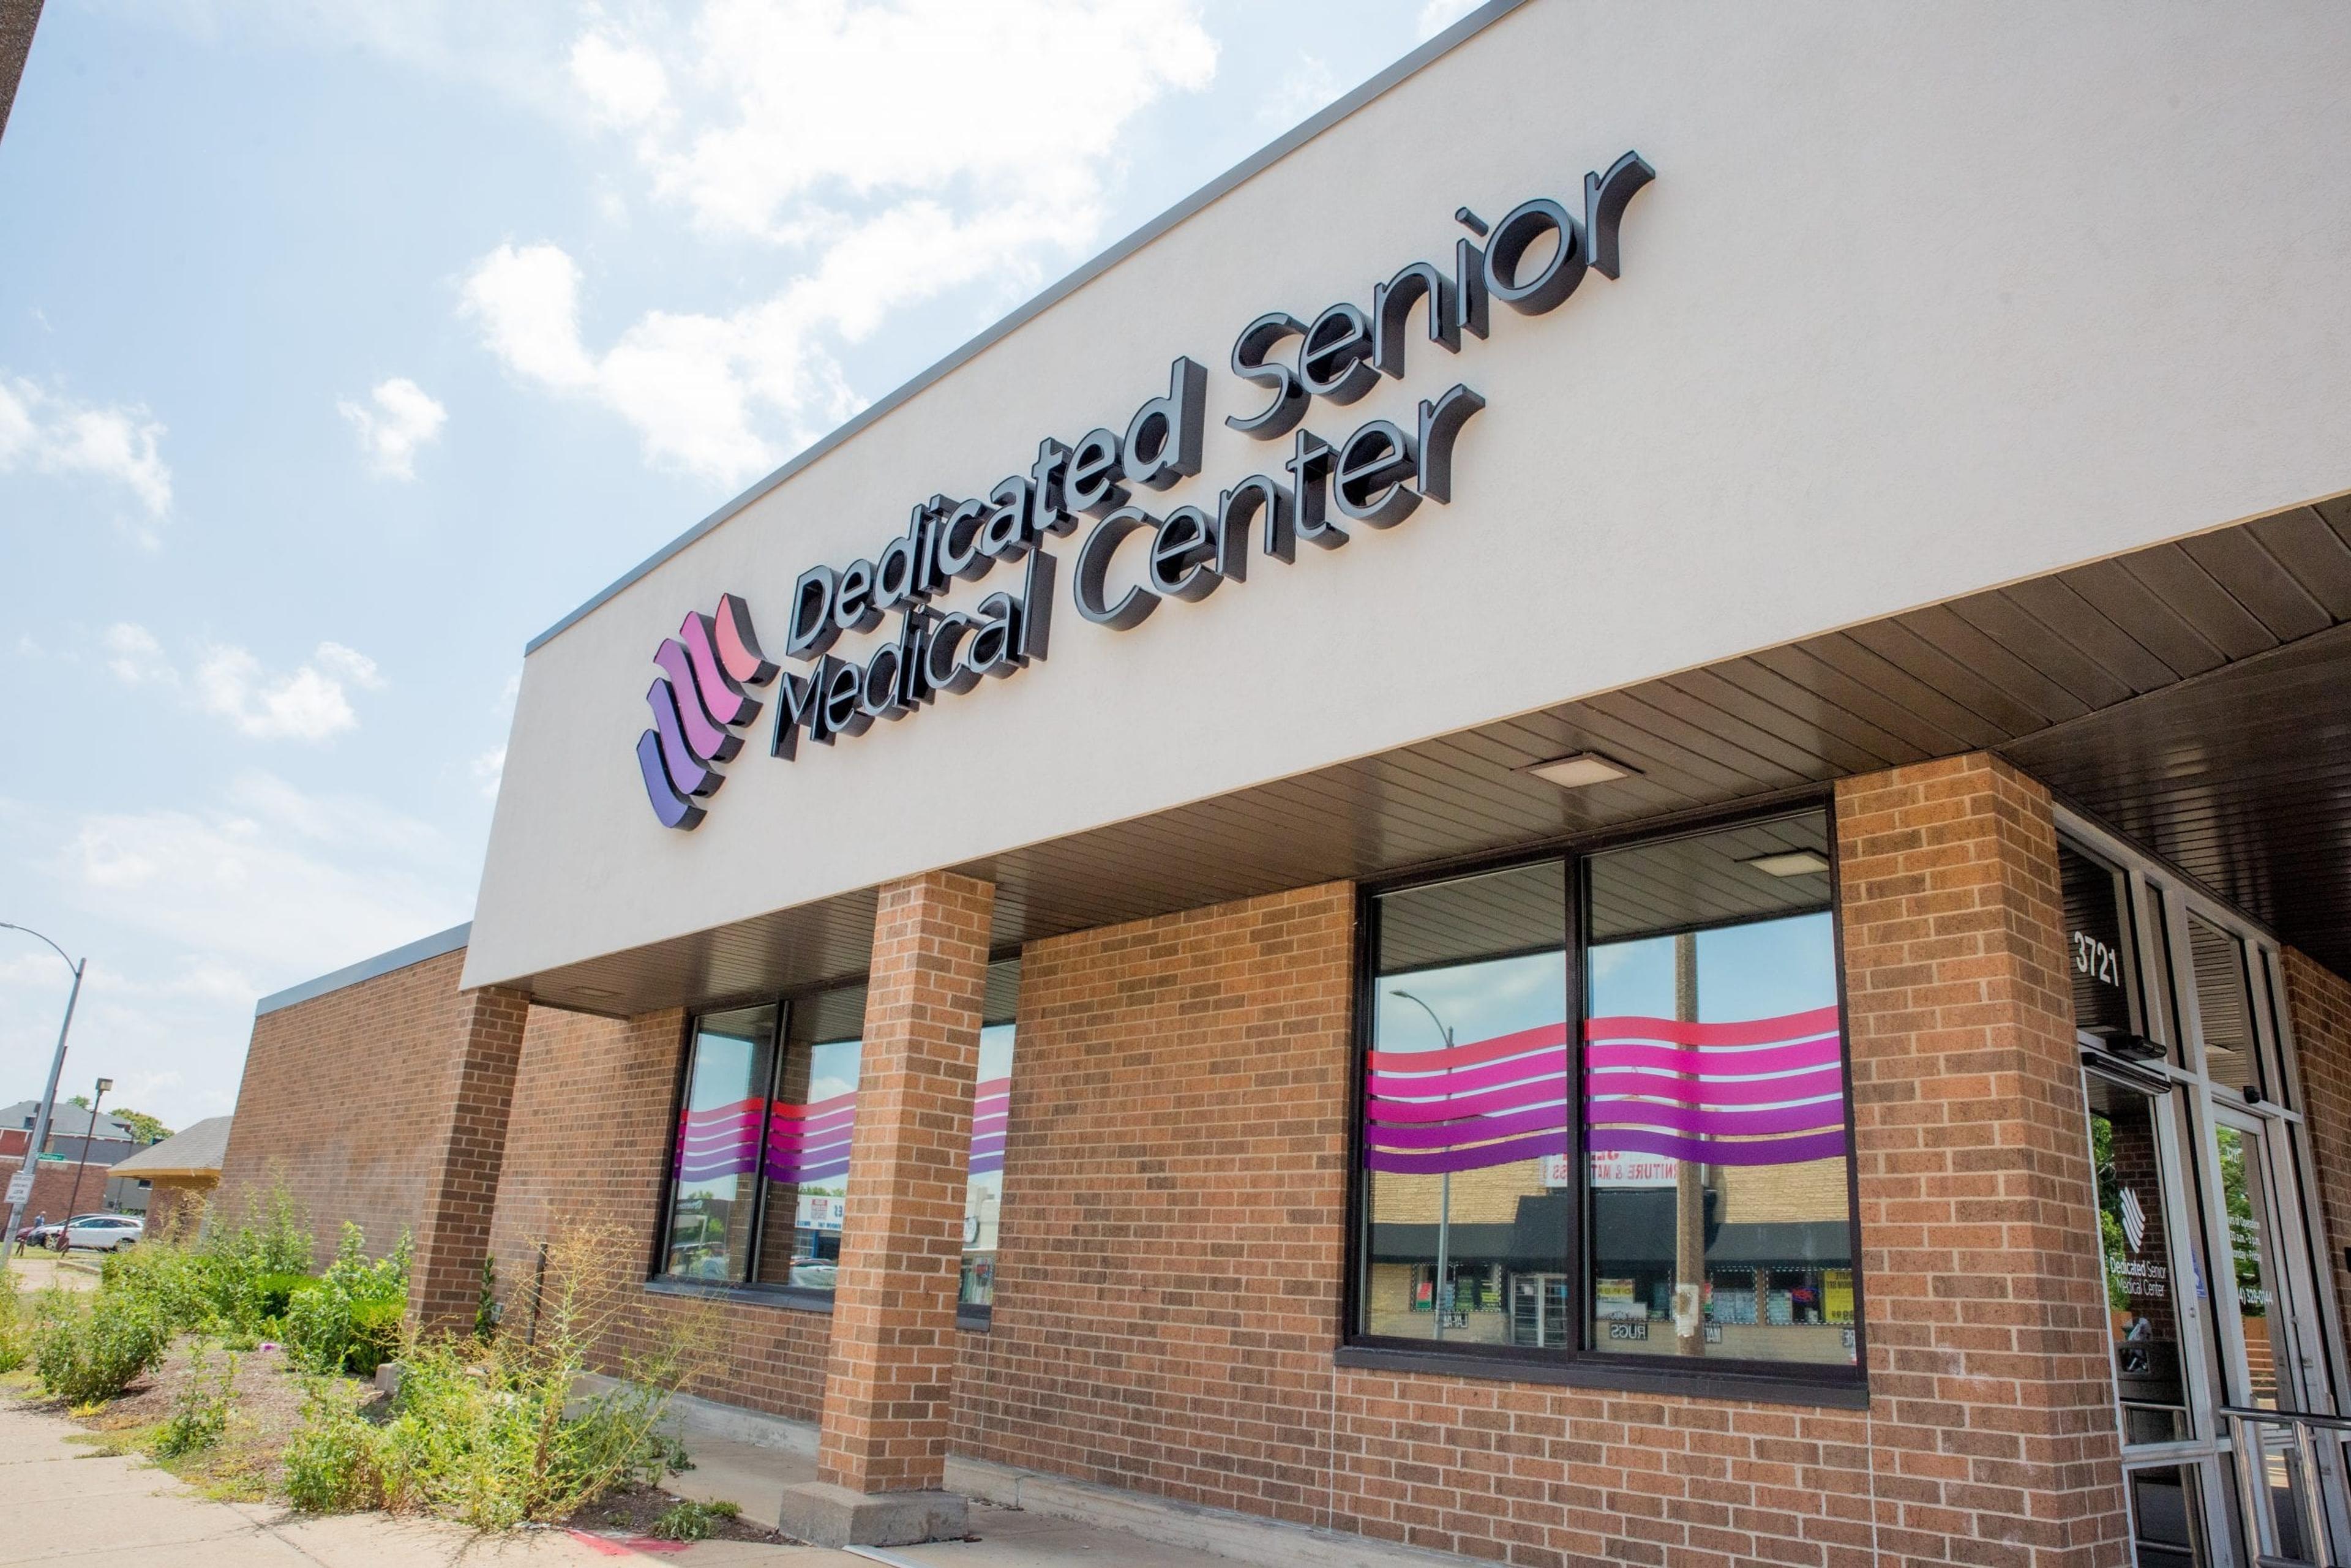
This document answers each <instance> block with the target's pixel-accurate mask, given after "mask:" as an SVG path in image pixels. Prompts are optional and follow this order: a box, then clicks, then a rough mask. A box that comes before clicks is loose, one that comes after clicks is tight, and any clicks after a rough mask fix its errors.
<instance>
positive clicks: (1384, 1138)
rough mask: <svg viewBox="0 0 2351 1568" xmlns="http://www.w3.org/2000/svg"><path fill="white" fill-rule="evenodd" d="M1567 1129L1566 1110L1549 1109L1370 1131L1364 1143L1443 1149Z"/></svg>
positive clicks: (1560, 1106) (1563, 1108)
mask: <svg viewBox="0 0 2351 1568" xmlns="http://www.w3.org/2000/svg"><path fill="white" fill-rule="evenodd" d="M1566 1126H1567V1108H1566V1107H1565V1106H1564V1105H1553V1106H1551V1107H1548V1108H1547V1109H1544V1110H1540V1111H1520V1112H1516V1113H1512V1114H1510V1115H1507V1116H1479V1117H1477V1118H1475V1119H1473V1120H1471V1121H1468V1122H1447V1123H1444V1124H1440V1125H1437V1126H1434V1127H1374V1128H1372V1129H1371V1130H1370V1131H1369V1132H1367V1133H1365V1134H1364V1141H1365V1142H1367V1143H1371V1144H1374V1145H1378V1146H1379V1147H1381V1148H1384V1149H1443V1148H1449V1147H1451V1146H1453V1145H1456V1144H1461V1143H1466V1142H1468V1141H1469V1140H1470V1139H1472V1138H1507V1137H1511V1136H1514V1135H1516V1134H1520V1133H1542V1132H1548V1131H1550V1130H1551V1129H1552V1128H1554V1127H1557V1128H1560V1129H1562V1130H1564V1129H1565V1128H1566Z"/></svg>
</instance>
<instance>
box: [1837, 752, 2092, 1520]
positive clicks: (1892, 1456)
mask: <svg viewBox="0 0 2351 1568" xmlns="http://www.w3.org/2000/svg"><path fill="white" fill-rule="evenodd" d="M1837 844H1838V854H1839V857H1840V874H1841V880H1842V884H1843V886H1842V892H1843V900H1844V903H1843V916H1844V960H1845V996H1846V1003H1847V1008H1848V1012H1849V1017H1848V1025H1847V1027H1848V1030H1849V1035H1850V1039H1851V1041H1852V1050H1853V1057H1854V1081H1855V1090H1854V1098H1855V1131H1856V1134H1857V1138H1858V1154H1859V1161H1860V1163H1859V1167H1858V1174H1859V1176H1860V1185H1861V1200H1862V1216H1861V1218H1862V1239H1863V1255H1862V1272H1863V1281H1864V1288H1865V1291H1866V1292H1867V1312H1868V1322H1869V1343H1870V1379H1871V1387H1872V1391H1873V1394H1874V1396H1875V1405H1874V1411H1875V1414H1876V1444H1877V1446H1878V1456H1879V1457H1878V1464H1877V1467H1876V1470H1877V1474H1876V1495H1877V1497H1878V1499H1879V1500H1880V1506H1879V1529H1880V1537H1879V1539H1880V1544H1881V1547H1882V1548H1885V1549H1886V1550H1887V1551H1888V1552H1898V1553H1900V1554H1902V1555H1903V1556H1904V1557H1906V1558H1907V1559H1910V1560H1919V1561H1928V1562H1956V1563H1975V1562H1994V1561H2001V1562H2014V1563H2035V1564H2040V1563H2093V1562H2099V1563H2103V1562H2119V1561H2121V1560H2122V1554H2123V1550H2124V1549H2123V1546H2122V1544H2121V1542H2122V1541H2123V1539H2124V1537H2125V1536H2126V1533H2127V1528H2126V1521H2125V1516H2124V1502H2123V1497H2122V1491H2121V1486H2120V1451H2119V1448H2118V1447H2117V1442H2116V1434H2115V1412H2114V1395H2113V1387H2112V1382H2111V1373H2110V1372H2109V1370H2108V1368H2107V1364H2106V1356H2107V1354H2108V1351H2107V1337H2106V1324H2105V1292H2104V1288H2103V1284H2102V1275H2101V1267H2100V1261H2099V1253H2098V1249H2097V1234H2098V1232H2097V1222H2096V1215H2095V1210H2096V1201H2097V1199H2096V1190H2095V1174H2094V1172H2093V1170H2092V1168H2091V1164H2090V1157H2089V1146H2088V1135H2087V1132H2086V1129H2085V1124H2084V1119H2083V1111H2082V1095H2081V1068H2080V1065H2079V1058H2078V1052H2077V1050H2076V1047H2075V1044H2074V1021H2073V1000H2072V991H2071V989H2070V986H2069V981H2068V973H2069V971H2068V969H2067V962H2066V961H2067V955H2066V949H2065V936H2064V906H2063V903H2062V899H2061V894H2060V892H2059V888H2058V873H2057V859H2056V829H2055V825H2054V823H2053V821H2052V819H2051V815H2050V807H2049V797H2048V793H2047V791H2045V790H2043V789H2042V788H2041V787H2040V786H2039V785H2037V784H2034V783H2033V782H2032V781H2031V780H2030V779H2025V778H2023V777H2022V775H2020V774H2018V773H2016V772H2015V771H2014V770H2013V769H2011V768H2008V767H2007V766H2006V765H2004V764H2002V763H2000V762H1997V761H1995V760H1993V759H1991V758H1987V757H1983V756H1974V757H1964V758H1952V759H1949V760H1947V761H1942V762H1935V763H1928V764H1924V765H1921V766H1919V767H1917V768H1903V769H1899V770H1896V771H1895V772H1893V773H1887V774H1877V775H1873V776H1870V777H1867V778H1862V779H1848V780H1845V781H1844V783H1842V784H1840V785H1839V786H1838V789H1837Z"/></svg>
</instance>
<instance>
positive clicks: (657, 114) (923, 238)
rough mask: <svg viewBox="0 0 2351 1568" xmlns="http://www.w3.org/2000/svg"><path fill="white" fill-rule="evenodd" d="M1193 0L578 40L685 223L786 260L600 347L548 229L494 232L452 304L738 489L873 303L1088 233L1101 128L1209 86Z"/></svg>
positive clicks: (524, 365)
mask: <svg viewBox="0 0 2351 1568" xmlns="http://www.w3.org/2000/svg"><path fill="white" fill-rule="evenodd" d="M1216 60H1217V47H1216V43H1215V41H1214V40H1213V39H1212V38H1211V37H1209V36H1208V34H1207V30H1206V29H1205V28H1204V27H1203V26H1201V24H1200V19H1199V16H1198V13H1197V7H1196V4H1195V3H1194V0H999V3H998V4H992V5H970V4H967V0H887V3H866V4H851V3H849V0H789V3H787V4H783V5H765V4H753V3H751V0H708V3H706V4H705V5H704V6H703V7H702V9H701V11H700V13H699V14H698V16H696V18H695V22H694V24H693V25H692V26H688V27H678V26H646V27H643V28H641V29H634V30H632V29H631V28H629V27H627V26H622V25H621V24H619V23H616V22H614V21H612V20H611V19H610V18H606V19H602V20H600V21H599V22H598V23H597V25H596V26H594V27H593V28H591V29H590V31H588V32H587V33H585V34H583V35H582V36H581V37H580V38H579V39H578V40H576V41H575V43H574V45H573V46H572V48H571V51H570V54H569V71H570V76H571V80H572V84H573V86H574V88H575V89H576V91H577V93H578V94H579V96H580V99H582V101H583V102H584V103H585V104H586V105H587V106H588V108H589V109H590V111H591V113H592V116H593V118H594V120H596V122H597V123H599V124H601V125H603V126H606V127H609V128H614V129H617V130H619V131H621V133H622V134H624V135H626V136H628V137H630V138H631V142H630V145H631V150H632V154H633V156H634V158H635V160H636V162H637V165H638V167H639V169H640V171H641V172H642V173H643V175H644V177H645V178H646V179H647V181H648V182H649V183H650V185H651V188H652V190H653V193H654V195H655V196H657V197H659V198H663V199H666V200H669V201H673V202H676V203H679V204H683V205H684V208H685V209H686V210H687V211H688V212H689V213H690V214H692V215H693V217H694V219H695V222H696V223H697V225H700V226H702V227H703V228H705V229H706V230H709V231H712V232H715V233H720V234H726V235H747V236H752V237H755V238H758V239H761V240H765V241H768V242H770V243H773V244H776V245H778V246H787V247H790V248H792V249H794V250H797V251H799V253H801V254H802V255H803V256H805V257H806V259H805V261H804V262H803V263H802V265H801V266H800V267H799V269H798V271H797V272H796V274H795V275H794V276H793V277H791V278H790V279H789V282H787V283H785V284H784V285H783V286H782V287H780V288H778V289H777V290H776V291H775V292H773V293H771V294H770V295H769V296H768V297H767V298H764V299H760V300H757V301H753V302H750V303H746V304H742V305H740V306H738V307H737V308H731V309H727V310H725V311H723V312H710V311H701V310H683V309H656V310H652V311H648V312H645V313H644V314H643V315H642V316H640V317H639V318H638V319H637V320H636V321H635V322H634V323H633V324H632V325H630V326H628V327H627V328H625V329H622V331H621V332H620V334H619V335H618V336H617V337H616V338H614V339H613V340H611V343H610V344H609V346H606V347H603V348H601V349H600V348H597V347H594V346H591V345H590V342H589V341H588V340H586V338H585V337H584V336H583V333H582V330H581V298H580V289H581V283H582V277H581V273H580V267H579V265H578V263H576V262H575V261H574V260H573V259H572V257H571V256H570V255H569V253H568V252H566V251H565V250H564V249H563V248H561V247H560V246H556V245H552V244H544V243H541V244H528V245H516V244H508V245H504V246H499V247H498V248H497V249H496V250H494V251H492V252H490V253H489V254H488V255H487V256H483V257H482V258H481V259H480V260H479V261H478V262H476V263H475V266H474V267H473V268H472V269H471V271H470V272H469V273H468V275H467V276H466V277H465V282H464V285H463V289H462V308H463V310H464V312H465V315H467V316H468V317H469V318H471V319H473V320H474V321H475V323H476V324H477V325H478V327H479V329H480V330H481V332H482V336H483V340H484V341H485V342H486V345H487V346H488V347H489V349H490V350H491V351H492V352H493V353H494V354H496V356H497V357H498V358H499V359H500V360H501V361H504V362H505V363H506V365H507V368H508V369H509V370H511V371H514V372H515V373H516V374H517V375H519V376H522V377H524V378H525V379H527V380H529V381H533V382H538V383H539V384H540V385H541V386H543V387H545V388H546V389H548V390H549V391H551V392H561V393H565V394H568V395H575V396H583V397H588V398H590V399H593V400H595V401H597V402H601V403H602V404H603V405H604V406H606V407H608V408H610V409H611V411H612V412H614V413H618V414H619V415H620V416H621V417H622V418H623V419H624V420H626V421H627V422H628V423H630V424H631V425H632V426H633V427H634V428H635V429H636V431H637V433H638V434H639V436H640V438H641V439H642V440H643V444H644V447H645V451H646V454H647V455H648V457H649V458H651V459H652V460H653V461H654V462H656V463H658V464H661V465H664V466H670V467H675V468H681V469H684V470H686V471H688V472H691V473H695V474H699V475H705V476H711V477H714V478H718V479H725V480H740V479H743V478H746V477H747V476H750V475H752V474H755V473H757V472H758V471H759V470H760V469H763V468H765V467H768V466H770V465H773V464H774V463H775V462H776V461H777V460H778V458H779V457H780V456H781V455H784V454H785V453H787V452H789V451H790V450H793V449H795V448H797V447H799V446H800V445H804V444H806V443H808V442H809V441H810V440H811V439H813V438H814V437H815V436H816V435H818V434H821V433H822V432H823V431H824V430H826V429H828V428H830V427H831V426H832V425H834V424H836V423H839V422H840V421H841V420H842V419H845V418H847V417H848V416H849V415H850V414H852V413H855V412H856V411H857V409H858V408H859V407H861V406H862V400H861V399H860V398H859V397H858V396H857V395H856V394H855V393H854V392H852V390H851V389H850V387H849V386H848V384H847V382H846V380H845V378H844V376H843V374H842V372H841V366H840V363H839V361H838V360H837V358H836V357H835V350H836V349H837V348H838V347H839V346H840V345H841V344H843V343H853V342H856V341H858V340H862V339H863V338H865V337H867V336H869V335H870V334H872V332H873V331H874V330H875V329H877V328H879V327H880V326H881V325H882V323H883V321H884V320H886V319H888V318H889V316H890V315H891V313H892V312H893V311H895V310H898V309H900V308H904V307H906V306H908V305H912V304H915V303H918V302H920V301H923V300H925V299H928V298H935V297H936V296H938V295H940V294H942V293H944V292H946V291H947V290H950V289H954V288H958V287H966V286H968V285H970V284H973V283H974V282H977V281H981V280H987V281H989V282H992V283H995V284H996V285H998V287H997V289H996V290H995V292H996V293H998V294H1005V293H1008V292H1011V291H1017V290H1020V289H1025V288H1029V287H1035V286H1036V284H1037V283H1038V282H1039V281H1040V279H1041V277H1042V275H1043V269H1044V267H1045V266H1046V264H1047V263H1048V262H1049V261H1051V260H1055V259H1057V258H1066V256H1068V255H1069V254H1071V253H1072V252H1075V251H1078V250H1080V249H1081V248H1082V247H1084V246H1087V245H1089V244H1091V243H1092V242H1093V241H1094V240H1095V239H1096V238H1097V237H1098V235H1099V233H1100V230H1101V227H1102V223H1103V221H1104V216H1105V210H1106V205H1107V203H1106V188H1107V183H1108V182H1109V180H1110V179H1111V178H1112V176H1113V174H1114V173H1115V172H1116V166H1117V156H1116V155H1117V151H1118V147H1119V143H1120V139H1121V137H1122V136H1123V133H1124V131H1125V128H1126V126H1127V124H1128V122H1129V121H1130V120H1132V119H1133V118H1134V115H1136V114H1137V113H1139V112H1140V111H1141V110H1143V109H1144V107H1145V106H1147V105H1148V104H1150V103H1151V102H1153V101H1154V100H1155V99H1158V98H1160V97H1161V96H1163V95H1165V93H1167V92H1170V91H1179V90H1192V89H1200V88H1203V87H1205V86H1207V83H1208V81H1209V80H1210V78H1212V77H1213V76H1214V74H1215V70H1216Z"/></svg>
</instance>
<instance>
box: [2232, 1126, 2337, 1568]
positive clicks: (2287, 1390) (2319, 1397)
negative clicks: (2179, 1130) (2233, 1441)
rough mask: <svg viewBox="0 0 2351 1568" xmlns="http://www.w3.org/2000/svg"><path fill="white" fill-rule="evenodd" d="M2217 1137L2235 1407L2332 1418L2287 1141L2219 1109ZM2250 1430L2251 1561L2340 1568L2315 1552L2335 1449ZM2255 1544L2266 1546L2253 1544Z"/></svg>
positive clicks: (2241, 1481)
mask: <svg viewBox="0 0 2351 1568" xmlns="http://www.w3.org/2000/svg"><path fill="white" fill-rule="evenodd" d="M2212 1135H2213V1143H2214V1146H2215V1148H2216V1150H2217V1152H2218V1158H2217V1160H2216V1164H2215V1171H2214V1182H2213V1186H2214V1189H2215V1197H2217V1199H2218V1200H2219V1207H2220V1210H2221V1212H2220V1214H2217V1215H2215V1216H2213V1217H2212V1218H2214V1219H2215V1220H2217V1221H2219V1222H2220V1224H2221V1225H2223V1226H2225V1228H2226V1235H2227V1238H2228V1255H2229V1270H2228V1275H2227V1278H2226V1280H2225V1281H2224V1289H2223V1290H2222V1291H2220V1297H2221V1300H2222V1302H2223V1307H2222V1312H2221V1314H2220V1325H2221V1355H2222V1359H2223V1361H2224V1363H2225V1364H2226V1366H2227V1380H2228V1385H2229V1397H2230V1403H2231V1405H2232V1406H2237V1407H2240V1408H2249V1409H2253V1410H2277V1411H2294V1412H2304V1413H2318V1414H2321V1415H2324V1414H2327V1413H2330V1412H2331V1411H2332V1409H2333V1405H2332V1402H2331V1400H2330V1399H2329V1397H2328V1395H2327V1390H2326V1387H2325V1360H2324V1357H2323V1354H2322V1351H2321V1344H2320V1341H2321V1338H2322V1335H2323V1332H2324V1331H2323V1327H2322V1324H2321V1322H2320V1318H2319V1314H2318V1312H2316V1310H2315V1302H2314V1296H2313V1294H2312V1290H2311V1285H2312V1281H2310V1279H2309V1270H2308V1266H2307V1260H2308V1249H2306V1248H2305V1247H2304V1246H2302V1245H2301V1238H2302V1237H2303V1235H2304V1231H2303V1218H2302V1216H2301V1214H2300V1212H2299V1205H2298V1203H2297V1201H2296V1197H2297V1195H2296V1191H2295V1187H2296V1184H2295V1183H2294V1180H2293V1178H2292V1171H2291V1167H2290V1166H2289V1165H2288V1164H2287V1163H2286V1162H2285V1161H2284V1160H2283V1154H2284V1152H2285V1144H2286V1140H2285V1137H2284V1134H2283V1127H2282V1126H2280V1125H2278V1124H2273V1123H2271V1122H2270V1121H2269V1120H2267V1119H2266V1118H2264V1117H2262V1116H2260V1115H2256V1114H2254V1113H2251V1112H2249V1111H2243V1110H2239V1109H2238V1108H2236V1107H2234V1106H2230V1105H2215V1107H2214V1109H2213V1128H2212ZM2243 1426H2244V1430H2245V1433H2246V1436H2247V1439H2248V1440H2241V1441H2240V1443H2239V1445H2238V1448H2237V1458H2236V1459H2235V1460H2234V1461H2233V1463H2234V1465H2235V1467H2236V1468H2237V1469H2238V1472H2239V1473H2238V1474H2237V1475H2236V1478H2235V1479H2236V1486H2237V1494H2238V1498H2239V1500H2240V1501H2241V1505H2242V1511H2243V1512H2244V1513H2245V1514H2246V1515H2247V1516H2248V1519H2247V1521H2246V1524H2245V1527H2244V1529H2245V1533H2246V1535H2247V1537H2248V1538H2249V1539H2248V1540H2247V1542H2246V1546H2247V1548H2248V1551H2249V1552H2257V1553H2259V1555H2260V1556H2261V1557H2262V1558H2275V1559H2279V1560H2282V1561H2283V1562H2287V1563H2324V1562H2329V1561H2333V1562H2341V1561H2342V1558H2341V1556H2340V1555H2339V1554H2335V1555H2332V1556H2327V1555H2322V1554H2321V1552H2320V1550H2319V1548H2320V1542H2319V1540H2318V1537H2319V1536H2320V1535H2322V1534H2324V1533H2325V1532H2326V1531H2327V1530H2328V1528H2329V1526H2328V1523H2327V1521H2325V1518H2324V1517H2323V1512H2322V1510H2323V1509H2324V1506H2325V1505H2324V1504H2323V1503H2322V1501H2321V1499H2320V1496H2319V1495H2317V1494H2318V1493H2323V1492H2324V1491H2325V1490H2331V1489H2332V1488H2334V1487H2336V1486H2339V1485H2340V1470H2339V1465H2338V1463H2337V1462H2336V1460H2335V1455H2334V1453H2333V1452H2332V1450H2333V1448H2334V1445H2333V1443H2332V1441H2331V1440H2328V1439H2325V1438H2324V1437H2320V1438H2318V1439H2316V1440H2314V1438H2313V1436H2312V1435H2311V1434H2310V1433H2308V1432H2298V1431H2297V1429H2296V1428H2295V1427H2294V1426H2292V1425H2288V1424H2284V1423H2276V1424H2271V1423H2262V1422H2246V1423H2243ZM2248 1459H2250V1461H2251V1462H2250V1465H2248V1463H2247V1461H2248ZM2314 1465H2315V1466H2316V1470H2315V1473H2314V1470H2313V1469H2312V1467H2313V1466H2314ZM2314 1479H2315V1480H2316V1482H2317V1486H2316V1488H2315V1489H2314V1487H2313V1485H2312V1481H2313V1480H2314ZM2337 1506H2338V1509H2339V1504H2338V1505H2337ZM2337 1522H2338V1523H2339V1521H2337ZM2256 1532H2258V1535H2259V1540H2258V1541H2255V1540H2253V1539H2251V1537H2252V1536H2253V1535H2254V1534H2255V1533H2256Z"/></svg>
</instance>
